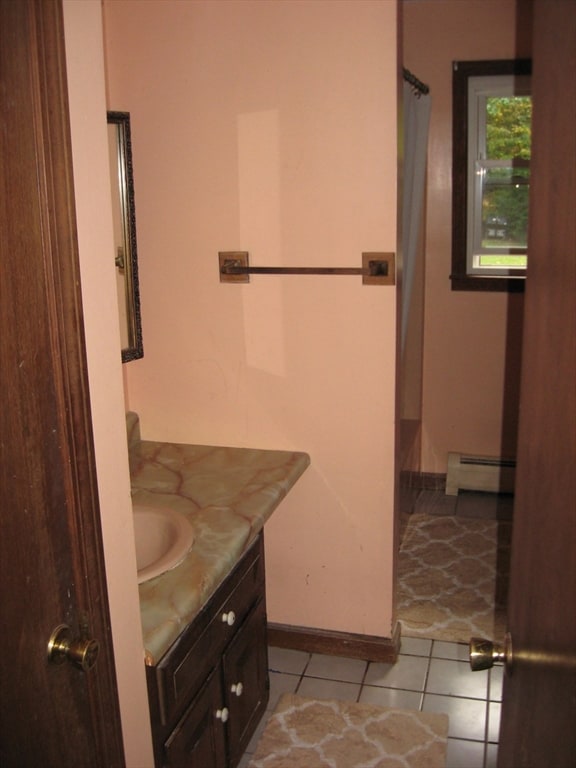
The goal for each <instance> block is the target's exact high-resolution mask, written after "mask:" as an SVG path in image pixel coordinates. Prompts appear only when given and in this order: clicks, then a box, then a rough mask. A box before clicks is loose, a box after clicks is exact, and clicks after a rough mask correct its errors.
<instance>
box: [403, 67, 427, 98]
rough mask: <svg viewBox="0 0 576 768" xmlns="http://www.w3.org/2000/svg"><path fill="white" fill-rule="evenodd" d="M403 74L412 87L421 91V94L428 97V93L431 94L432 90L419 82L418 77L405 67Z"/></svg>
mask: <svg viewBox="0 0 576 768" xmlns="http://www.w3.org/2000/svg"><path fill="white" fill-rule="evenodd" d="M402 74H403V75H404V80H406V82H407V83H410V85H411V86H412V87H413V88H416V90H417V91H419V93H423V94H424V95H426V94H427V93H430V88H429V87H428V86H427V85H426V84H425V83H423V82H422V81H421V80H418V78H417V77H416V75H413V74H412V72H410V70H409V69H406V67H404V68H403V70H402Z"/></svg>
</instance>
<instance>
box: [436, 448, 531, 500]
mask: <svg viewBox="0 0 576 768" xmlns="http://www.w3.org/2000/svg"><path fill="white" fill-rule="evenodd" d="M515 472H516V461H515V460H514V459H504V458H498V457H491V456H467V455H466V454H463V453H449V454H448V472H447V474H446V495H447V496H458V491H489V492H492V493H514V475H515Z"/></svg>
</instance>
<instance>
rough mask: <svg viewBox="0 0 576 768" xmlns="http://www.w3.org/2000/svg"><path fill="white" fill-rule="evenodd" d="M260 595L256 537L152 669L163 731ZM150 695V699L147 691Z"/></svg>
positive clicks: (259, 542)
mask: <svg viewBox="0 0 576 768" xmlns="http://www.w3.org/2000/svg"><path fill="white" fill-rule="evenodd" d="M264 589H265V577H264V556H263V545H262V538H261V537H259V538H258V539H257V541H256V542H255V543H254V545H253V546H252V547H251V548H250V550H249V551H248V552H247V553H246V554H245V555H244V557H243V558H242V560H241V561H240V562H239V563H238V565H237V566H236V567H235V568H234V570H233V571H232V572H231V573H230V574H229V576H227V577H226V579H225V581H224V582H223V583H222V584H221V586H220V587H219V588H218V589H217V590H216V592H215V594H214V596H213V597H212V599H211V600H210V601H209V603H208V605H207V606H205V608H204V609H202V611H201V612H200V614H199V615H198V616H197V617H196V619H194V621H193V622H192V624H191V625H190V626H189V627H188V629H187V630H185V632H184V633H183V635H182V637H181V639H180V640H179V641H178V643H177V644H176V645H175V646H174V647H173V648H172V650H171V651H169V652H168V653H167V654H166V656H165V657H164V658H163V659H162V660H161V662H160V663H159V664H158V666H157V667H156V670H155V672H156V675H155V677H156V683H157V690H156V695H157V697H158V709H159V714H160V721H161V723H162V725H163V726H166V725H168V724H169V723H171V722H173V719H174V717H175V716H177V715H178V713H179V712H181V711H182V709H183V707H184V706H185V705H186V703H187V702H189V701H190V699H191V698H192V697H194V696H195V695H196V694H197V692H198V691H199V690H200V688H201V686H202V685H203V683H204V681H205V680H206V675H207V674H208V673H209V672H210V670H211V669H212V668H213V667H214V666H216V665H217V664H219V663H220V659H221V656H222V653H223V651H224V650H225V648H226V647H227V645H228V644H229V643H230V641H231V640H232V639H233V638H234V636H235V635H236V633H237V632H238V630H239V629H240V627H241V626H242V624H243V622H244V620H245V618H246V616H247V615H248V613H249V612H250V609H251V608H252V606H253V605H254V604H255V603H256V601H257V600H258V599H259V598H260V597H261V596H262V595H263V594H264ZM215 606H217V607H215ZM150 695H154V692H153V691H152V690H151V691H150Z"/></svg>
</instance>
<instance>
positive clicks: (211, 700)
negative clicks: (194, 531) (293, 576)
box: [146, 533, 269, 768]
mask: <svg viewBox="0 0 576 768" xmlns="http://www.w3.org/2000/svg"><path fill="white" fill-rule="evenodd" d="M146 671H147V680H148V693H149V699H150V712H151V715H152V727H153V737H154V751H155V760H156V765H157V766H170V767H171V768H173V767H174V768H175V767H176V766H188V767H189V768H225V766H230V767H231V768H232V767H233V766H236V765H237V764H238V762H239V761H240V758H241V757H242V755H243V753H244V751H245V749H246V746H247V745H248V742H249V741H250V738H251V736H252V734H253V733H254V730H255V728H256V726H257V724H258V722H259V721H260V718H261V717H262V715H263V714H264V711H265V709H266V704H267V702H268V694H269V683H268V654H267V643H266V599H265V585H264V546H263V534H262V533H260V534H259V535H258V537H257V539H256V540H255V541H254V543H253V544H252V546H251V547H250V548H249V550H248V551H247V552H246V553H245V555H244V556H243V557H242V558H241V560H240V562H239V563H238V564H237V566H236V567H235V568H234V569H233V570H232V572H231V573H230V575H229V576H228V577H227V578H226V579H225V580H224V582H223V583H222V584H221V585H220V587H218V589H217V590H216V592H215V594H214V595H213V596H212V597H211V598H210V600H209V601H208V603H207V604H206V605H205V606H204V607H203V608H202V610H201V611H200V613H199V615H198V616H197V617H196V618H195V619H194V620H193V621H192V622H191V623H190V624H189V625H188V627H187V628H186V629H185V630H184V632H182V634H181V635H180V637H179V638H178V640H177V641H176V642H175V643H174V645H173V646H172V647H171V648H170V650H169V651H168V652H167V653H166V654H165V655H164V656H163V657H162V659H161V661H160V662H159V663H158V664H156V665H154V666H148V667H147V668H146Z"/></svg>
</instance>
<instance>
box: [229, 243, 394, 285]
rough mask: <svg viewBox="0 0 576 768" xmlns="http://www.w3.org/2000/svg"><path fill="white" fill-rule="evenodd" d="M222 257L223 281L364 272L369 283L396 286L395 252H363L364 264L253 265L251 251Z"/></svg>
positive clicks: (359, 273)
mask: <svg viewBox="0 0 576 768" xmlns="http://www.w3.org/2000/svg"><path fill="white" fill-rule="evenodd" d="M218 257H219V264H220V281H221V282H223V283H232V282H234V283H239V282H244V283H247V282H249V281H250V277H249V276H250V275H361V276H362V280H363V282H364V283H366V284H368V285H370V284H374V285H394V254H393V253H380V252H379V253H363V254H362V266H361V267H251V266H250V265H249V264H248V252H247V251H221V252H220V253H219V254H218Z"/></svg>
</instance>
